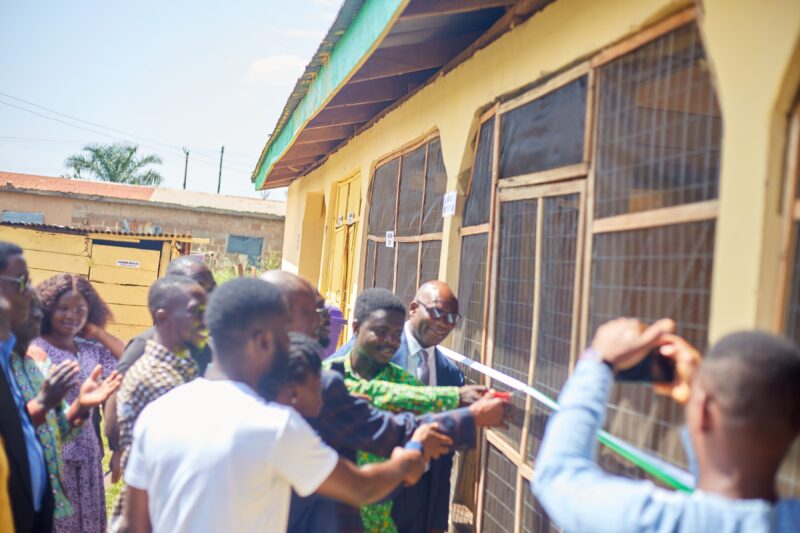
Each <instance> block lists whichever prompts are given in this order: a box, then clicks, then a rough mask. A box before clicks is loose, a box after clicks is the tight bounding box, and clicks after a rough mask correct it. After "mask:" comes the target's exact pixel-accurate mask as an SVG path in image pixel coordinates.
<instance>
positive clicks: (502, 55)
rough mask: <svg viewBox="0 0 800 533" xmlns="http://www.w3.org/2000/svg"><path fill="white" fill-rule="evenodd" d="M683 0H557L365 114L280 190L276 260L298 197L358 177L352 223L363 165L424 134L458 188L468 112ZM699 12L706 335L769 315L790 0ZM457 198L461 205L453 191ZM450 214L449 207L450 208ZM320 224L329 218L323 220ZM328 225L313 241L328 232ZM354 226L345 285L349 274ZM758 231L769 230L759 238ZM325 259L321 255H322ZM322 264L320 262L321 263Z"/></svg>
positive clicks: (291, 244) (797, 25)
mask: <svg viewBox="0 0 800 533" xmlns="http://www.w3.org/2000/svg"><path fill="white" fill-rule="evenodd" d="M690 5H694V4H693V2H690V1H670V0H606V1H603V2H598V1H596V0H559V1H556V2H555V3H554V4H551V5H550V6H548V7H547V8H545V9H544V10H543V11H542V12H540V13H537V14H536V15H534V16H533V17H532V18H531V19H529V20H528V21H526V22H525V23H523V24H521V25H520V26H518V27H516V28H515V29H513V30H512V31H510V32H509V33H507V34H506V35H504V36H503V37H501V38H500V39H498V40H497V41H495V42H494V43H492V44H491V45H490V46H488V47H487V48H485V49H483V50H481V51H479V52H477V53H476V54H475V55H474V56H473V57H472V58H471V59H469V60H468V61H466V62H464V63H463V64H461V65H459V66H458V67H457V68H456V69H454V70H453V71H451V72H449V73H448V74H446V75H444V76H442V77H440V78H438V79H437V80H436V81H434V82H433V83H431V84H430V85H428V86H427V87H425V88H423V89H422V90H420V91H419V92H418V93H417V94H416V95H414V97H412V98H410V99H409V100H408V101H407V102H405V103H403V104H402V105H401V106H399V107H398V108H397V109H395V110H394V111H392V112H391V113H389V114H388V115H387V116H386V117H384V118H383V119H381V120H380V121H379V122H377V123H376V124H375V125H374V126H373V127H371V128H370V129H369V130H367V131H365V132H364V133H362V134H360V135H359V136H357V137H356V138H354V139H352V140H350V141H349V142H348V143H347V144H346V145H345V146H344V147H342V148H341V149H339V150H338V151H337V152H335V153H333V154H332V155H331V156H330V157H329V159H328V160H327V161H326V162H325V163H324V164H323V165H322V166H321V167H320V168H318V169H316V170H314V171H313V172H311V173H310V174H309V175H307V176H304V177H303V178H301V179H299V180H297V181H295V182H294V183H293V184H292V185H291V186H290V187H289V193H288V204H287V216H286V235H285V238H284V250H283V260H284V266H285V268H287V269H289V270H292V271H295V272H297V271H304V270H305V269H306V268H307V267H304V266H302V265H298V263H299V261H300V257H301V255H300V249H301V246H303V242H302V239H301V238H300V237H301V229H302V228H301V225H302V213H303V212H304V210H305V197H306V195H307V194H309V193H321V194H324V195H325V202H326V205H332V201H333V198H332V197H331V194H332V191H333V190H334V189H333V184H334V183H335V182H336V181H338V180H341V179H343V178H345V177H347V176H349V175H352V174H353V173H355V172H359V171H360V173H361V175H362V176H363V179H362V199H363V201H362V220H366V219H365V218H364V214H365V213H366V209H367V202H366V195H367V192H368V190H369V184H370V181H369V178H370V177H371V175H372V170H373V168H374V165H375V163H376V162H377V161H378V160H380V159H381V158H382V157H385V156H386V155H387V154H389V153H391V152H393V151H395V150H396V149H398V148H399V147H400V146H401V145H403V144H407V143H409V142H413V141H414V140H415V139H419V138H420V137H422V136H423V135H425V134H426V133H428V132H430V131H431V130H434V129H438V131H439V132H440V134H441V142H442V153H443V157H444V162H445V168H446V169H447V175H448V184H447V190H448V191H452V190H458V191H459V192H460V193H462V194H463V183H464V177H465V176H467V175H468V171H469V169H470V167H471V165H472V141H473V139H474V136H475V132H476V129H477V119H478V116H479V115H480V113H481V111H482V110H484V109H485V108H486V107H487V106H488V104H490V103H491V102H492V101H493V100H494V99H495V98H496V97H498V96H499V95H502V94H504V93H508V92H511V91H514V90H516V89H519V88H521V87H523V86H525V85H528V84H530V83H532V82H534V81H536V80H537V79H539V78H541V77H543V76H546V75H548V74H550V73H552V72H554V71H557V70H560V69H563V68H564V67H566V66H567V65H569V64H571V63H574V62H575V61H576V60H579V59H582V58H586V57H587V56H590V55H591V54H593V53H596V52H597V51H599V50H601V49H602V48H604V47H607V46H609V45H611V44H613V43H614V42H616V41H619V40H621V39H623V38H624V37H627V36H629V35H631V34H633V33H635V32H637V31H639V30H641V29H643V28H645V27H647V26H650V25H652V24H653V23H655V22H658V21H659V20H662V19H663V18H665V17H667V16H668V15H670V14H672V13H674V12H676V11H678V10H680V9H682V8H684V7H687V6H690ZM701 10H702V11H703V12H702V14H701V17H700V20H699V26H700V28H701V33H702V35H703V37H704V39H705V41H706V52H707V55H708V57H709V58H710V61H711V66H712V72H713V73H714V75H715V78H716V79H715V81H716V84H717V93H718V97H719V100H720V105H721V108H722V115H723V119H724V138H723V146H722V151H723V154H722V170H721V176H720V191H721V192H720V216H719V223H718V228H717V253H716V260H715V270H714V282H713V291H714V294H713V297H712V315H711V337H712V339H713V338H716V337H718V336H719V335H721V334H723V333H725V332H727V331H729V330H731V329H734V328H739V327H753V326H759V325H760V326H764V327H767V326H768V325H770V324H771V323H772V322H771V321H772V316H773V314H774V311H775V310H774V307H775V306H774V304H773V303H772V302H773V301H774V298H772V296H774V293H775V290H776V289H775V287H773V286H772V285H774V284H775V283H774V279H775V275H774V274H775V271H776V269H777V250H776V246H775V244H773V241H777V238H774V239H773V238H772V237H774V236H776V235H777V221H778V219H779V214H778V212H777V208H778V201H777V195H778V189H779V184H780V176H781V165H782V159H783V155H782V154H783V145H784V142H785V135H786V127H785V121H786V119H785V115H786V114H787V113H788V110H789V102H790V101H791V98H792V97H793V96H794V94H795V91H796V90H797V86H798V83H797V82H798V72H797V70H799V69H800V66H799V63H800V62H798V40H799V39H800V2H797V1H796V0H780V1H771V2H760V1H757V0H704V1H703V2H702V6H701ZM460 199H461V201H460V202H459V203H463V198H460ZM459 212H460V211H459ZM329 222H330V221H329ZM459 225H460V220H459V219H458V217H457V216H456V217H451V218H449V219H446V220H445V226H444V242H443V243H442V244H443V246H442V249H443V252H442V254H443V255H442V263H441V267H440V275H441V276H442V277H443V278H444V279H445V280H446V281H447V282H448V283H450V284H451V285H455V284H456V283H457V275H458V273H457V271H458V259H459V258H458V254H459V239H458V227H459ZM331 226H332V225H331V224H330V223H328V226H327V230H326V233H325V244H324V246H327V242H328V240H329V239H330V227H331ZM364 228H365V224H360V226H359V242H360V243H361V246H360V248H359V254H358V255H359V257H358V259H357V260H356V271H355V272H354V276H353V280H354V281H353V285H354V286H356V285H357V284H358V283H359V280H360V279H361V268H360V267H361V264H362V262H363V260H362V259H361V257H362V256H363V251H364V238H363V236H364ZM765 236H767V237H769V238H765ZM324 261H325V257H324V256H323V262H324ZM323 270H324V267H323Z"/></svg>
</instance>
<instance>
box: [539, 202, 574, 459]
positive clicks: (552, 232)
mask: <svg viewBox="0 0 800 533" xmlns="http://www.w3.org/2000/svg"><path fill="white" fill-rule="evenodd" d="M543 207H544V213H543V216H542V232H541V234H542V237H541V238H542V244H541V248H542V250H541V273H540V277H539V287H540V289H539V290H540V296H539V302H540V303H539V306H540V312H539V329H538V332H537V333H538V338H537V347H536V363H535V366H534V374H533V376H534V379H533V383H534V385H533V386H534V388H536V389H538V390H540V391H542V392H545V393H546V394H548V395H550V396H551V397H553V398H555V397H557V396H558V393H559V392H560V391H561V387H562V386H563V385H564V383H565V382H566V381H567V377H568V376H569V364H570V355H571V353H572V351H573V325H574V324H573V322H574V320H575V319H574V314H575V311H576V310H575V309H574V304H573V302H574V297H575V276H576V262H577V254H578V223H579V221H580V196H579V195H578V194H570V195H563V196H553V197H549V198H544V199H543ZM549 415H550V410H549V409H547V408H545V407H544V406H541V405H540V404H538V403H534V405H533V408H532V412H531V423H530V426H529V427H530V429H529V434H528V450H527V454H528V460H530V461H533V459H534V458H535V457H536V453H537V452H538V451H539V445H540V443H541V439H542V437H543V436H544V429H545V424H546V423H547V417H548V416H549Z"/></svg>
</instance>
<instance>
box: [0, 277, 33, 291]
mask: <svg viewBox="0 0 800 533" xmlns="http://www.w3.org/2000/svg"><path fill="white" fill-rule="evenodd" d="M0 279H2V280H3V281H9V282H11V283H16V284H17V292H19V293H20V294H22V293H23V292H25V291H26V290H27V289H28V288H29V287H30V286H31V279H30V278H29V277H28V276H26V275H24V274H23V275H22V276H20V277H18V278H12V277H11V276H0Z"/></svg>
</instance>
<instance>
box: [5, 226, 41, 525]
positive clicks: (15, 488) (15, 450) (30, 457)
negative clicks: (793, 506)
mask: <svg viewBox="0 0 800 533" xmlns="http://www.w3.org/2000/svg"><path fill="white" fill-rule="evenodd" d="M32 298H33V291H32V290H31V283H30V277H29V274H28V265H27V263H26V262H25V257H24V256H23V255H22V248H20V247H19V246H17V245H16V244H13V243H10V242H4V241H0V370H2V372H0V436H2V437H3V441H4V442H3V444H4V446H5V452H6V455H7V456H8V467H9V474H8V494H9V497H10V500H11V511H12V514H13V517H14V528H15V529H16V531H17V532H18V533H28V532H32V531H35V532H39V531H43V532H48V531H51V530H52V529H53V497H52V493H51V492H50V487H49V483H48V479H47V467H46V465H45V460H44V451H43V450H42V445H41V444H40V443H39V439H38V438H37V437H36V430H35V428H34V426H33V423H32V422H31V419H30V416H29V415H28V410H27V406H26V402H25V399H24V397H23V396H22V393H21V392H20V390H19V386H18V385H17V381H16V379H15V378H14V373H13V371H12V369H11V363H10V357H11V350H12V349H13V348H14V343H15V342H16V338H15V336H14V334H13V333H12V331H11V330H12V328H19V327H20V326H22V324H24V323H25V321H26V320H27V319H28V315H29V313H30V304H31V299H32Z"/></svg>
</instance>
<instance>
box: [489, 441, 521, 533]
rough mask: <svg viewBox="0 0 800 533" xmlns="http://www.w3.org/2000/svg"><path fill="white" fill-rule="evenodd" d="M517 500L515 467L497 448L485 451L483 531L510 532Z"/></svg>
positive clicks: (512, 529)
mask: <svg viewBox="0 0 800 533" xmlns="http://www.w3.org/2000/svg"><path fill="white" fill-rule="evenodd" d="M516 501H517V469H516V467H515V466H514V463H512V462H511V461H510V460H509V459H508V458H506V456H505V455H503V454H502V453H501V452H500V451H499V450H498V449H497V448H495V447H494V446H491V445H489V447H488V450H487V453H486V479H485V486H484V502H485V503H484V506H483V532H484V533H495V532H496V533H512V532H513V531H514V514H515V510H514V507H515V502H516Z"/></svg>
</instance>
